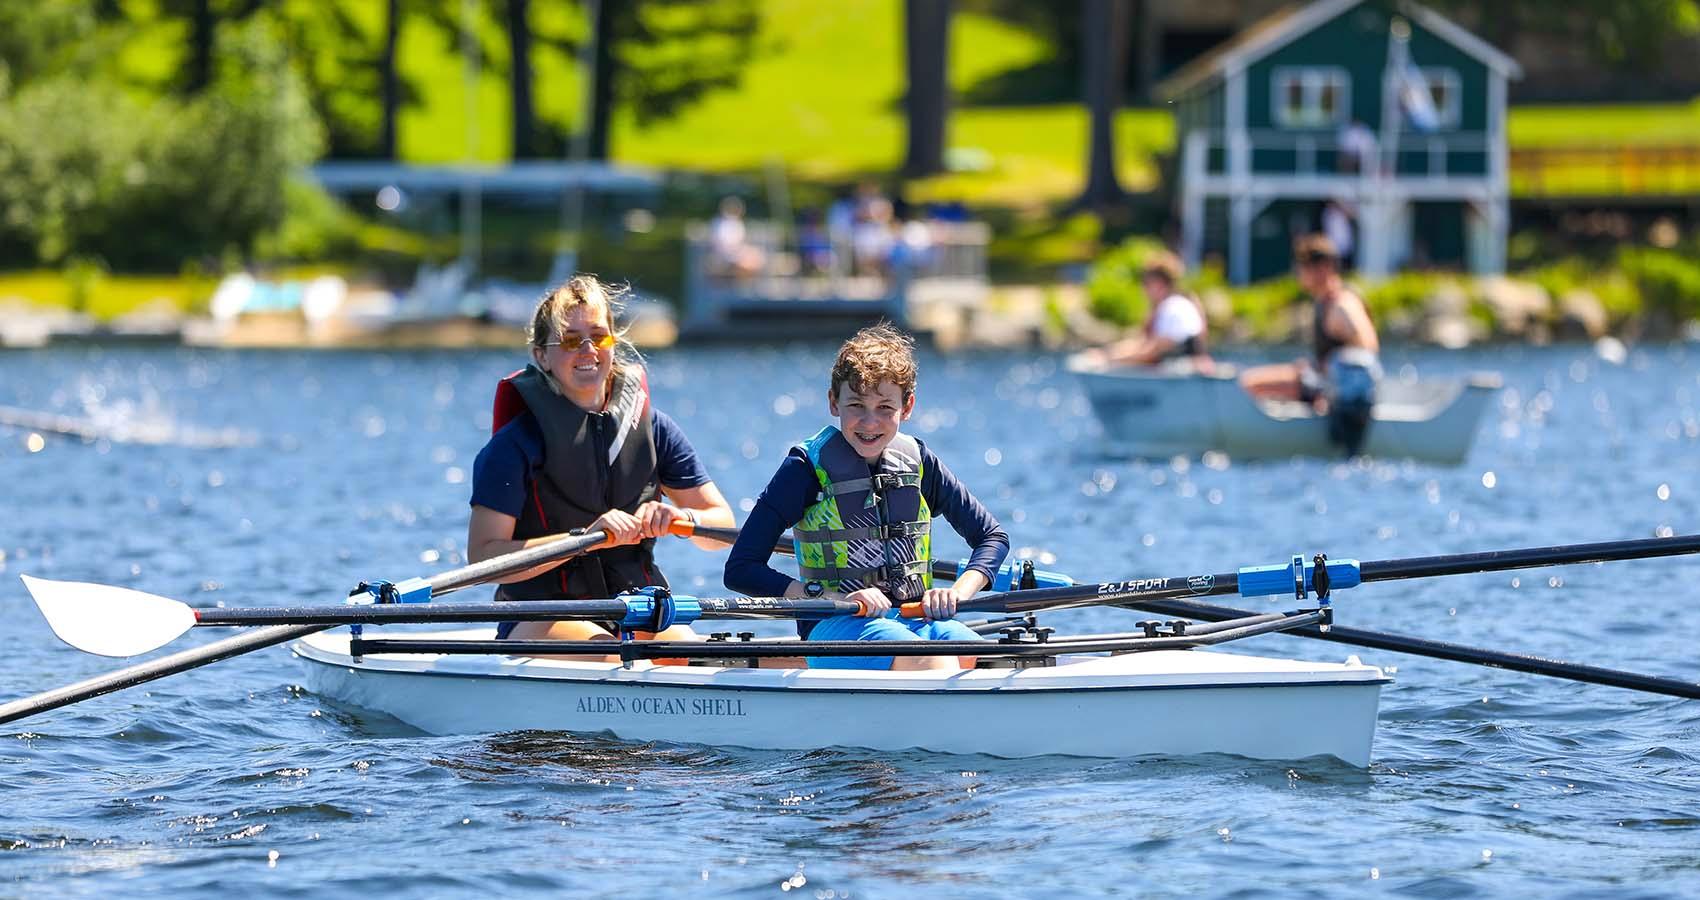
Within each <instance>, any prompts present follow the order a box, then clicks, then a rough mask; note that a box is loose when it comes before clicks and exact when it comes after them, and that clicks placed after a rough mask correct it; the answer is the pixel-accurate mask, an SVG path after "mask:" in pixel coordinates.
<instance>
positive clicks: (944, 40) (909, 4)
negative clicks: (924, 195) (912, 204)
mask: <svg viewBox="0 0 1700 900" xmlns="http://www.w3.org/2000/svg"><path fill="white" fill-rule="evenodd" d="M950 14H951V0H904V4H903V37H904V63H905V69H906V71H907V74H908V79H909V89H908V91H907V92H906V94H905V96H904V103H903V105H904V111H905V113H906V115H907V118H908V126H909V147H908V150H907V152H906V153H905V155H904V158H903V174H904V175H905V176H906V177H909V178H917V177H922V176H926V175H936V174H938V173H940V172H943V171H944V143H945V124H946V121H947V119H948V117H949V115H950V82H949V78H948V75H949V68H950V67H949V65H948V57H949V49H950Z"/></svg>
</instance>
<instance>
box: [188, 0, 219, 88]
mask: <svg viewBox="0 0 1700 900" xmlns="http://www.w3.org/2000/svg"><path fill="white" fill-rule="evenodd" d="M217 27H218V20H217V19H216V18H215V17H214V16H213V11H212V0H195V4H194V6H193V7H192V8H191V10H190V12H189V73H188V77H187V78H186V79H185V81H184V88H185V89H186V90H187V92H188V93H191V94H198V93H200V92H201V91H202V90H205V89H206V87H207V85H209V84H212V64H213V39H214V37H215V35H214V32H215V30H216V29H217Z"/></svg>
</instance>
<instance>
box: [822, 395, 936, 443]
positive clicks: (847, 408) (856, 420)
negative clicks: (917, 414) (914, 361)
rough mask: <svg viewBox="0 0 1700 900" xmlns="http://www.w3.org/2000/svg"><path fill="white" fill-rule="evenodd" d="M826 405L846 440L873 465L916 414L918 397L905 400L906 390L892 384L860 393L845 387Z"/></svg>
mask: <svg viewBox="0 0 1700 900" xmlns="http://www.w3.org/2000/svg"><path fill="white" fill-rule="evenodd" d="M827 405H828V407H830V408H831V410H832V414H833V415H834V416H837V417H838V430H839V431H841V432H843V433H844V439H845V440H847V441H849V442H850V446H852V447H855V448H856V453H857V454H858V455H860V456H861V457H862V458H863V459H865V460H867V461H869V462H873V461H875V460H877V459H879V456H880V454H881V453H883V452H884V451H885V448H886V445H887V444H890V443H891V439H892V438H894V437H896V436H897V429H898V426H899V425H901V424H902V423H903V420H904V419H907V418H909V414H910V413H911V412H913V411H914V409H915V395H914V394H910V395H909V397H908V399H904V397H903V390H902V389H901V388H899V387H898V386H897V385H895V384H892V383H891V382H889V381H882V382H880V383H879V386H878V387H874V388H867V389H864V390H860V391H858V390H855V389H854V388H852V387H851V386H850V385H849V384H847V383H846V384H841V385H839V386H838V393H837V395H833V394H831V393H830V392H829V393H828V394H827Z"/></svg>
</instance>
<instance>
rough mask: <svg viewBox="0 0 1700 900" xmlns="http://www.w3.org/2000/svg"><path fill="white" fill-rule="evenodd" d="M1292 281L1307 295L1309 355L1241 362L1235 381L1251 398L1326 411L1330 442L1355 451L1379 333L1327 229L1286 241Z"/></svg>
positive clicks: (1366, 412) (1376, 364)
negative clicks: (1343, 271) (1250, 364)
mask: <svg viewBox="0 0 1700 900" xmlns="http://www.w3.org/2000/svg"><path fill="white" fill-rule="evenodd" d="M1293 268H1294V272H1295V274H1296V276H1297V278H1298V282H1299V287H1301V288H1303V289H1304V292H1305V293H1306V294H1309V295H1310V298H1311V300H1312V301H1313V302H1314V304H1315V306H1314V311H1313V314H1312V318H1311V349H1312V354H1313V355H1312V357H1311V358H1309V359H1300V360H1298V361H1296V362H1292V363H1278V364H1276V365H1269V366H1257V367H1255V368H1252V369H1247V370H1246V372H1245V374H1243V375H1241V376H1240V386H1241V387H1243V388H1245V390H1246V391H1247V392H1249V393H1250V394H1251V395H1252V396H1254V397H1260V398H1268V399H1274V400H1298V401H1301V402H1304V403H1309V404H1312V405H1313V406H1315V407H1316V408H1317V410H1318V411H1319V412H1327V413H1328V414H1329V427H1330V430H1331V432H1332V436H1333V438H1334V440H1335V442H1336V443H1339V444H1342V445H1343V446H1344V447H1345V449H1346V452H1347V453H1349V454H1356V453H1357V452H1358V451H1359V449H1361V445H1362V443H1363V439H1364V430H1365V428H1367V426H1368V424H1369V418H1370V410H1371V409H1372V407H1373V406H1374V404H1375V384H1376V382H1377V381H1379V380H1380V379H1381V361H1380V358H1379V354H1380V352H1381V339H1380V338H1378V337H1377V336H1376V333H1375V323H1374V322H1373V321H1372V320H1371V319H1370V317H1369V309H1368V307H1366V306H1365V305H1364V301H1363V299H1362V298H1360V297H1359V296H1358V295H1357V294H1355V293H1353V292H1352V290H1351V289H1350V288H1348V287H1346V283H1345V280H1344V279H1343V278H1342V277H1341V275H1340V254H1339V251H1337V250H1336V249H1335V247H1334V242H1333V241H1331V240H1329V239H1328V238H1327V236H1325V235H1321V234H1312V235H1308V236H1306V237H1304V238H1301V239H1300V240H1299V242H1298V243H1297V244H1296V245H1295V246H1294V250H1293Z"/></svg>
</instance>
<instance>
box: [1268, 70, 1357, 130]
mask: <svg viewBox="0 0 1700 900" xmlns="http://www.w3.org/2000/svg"><path fill="white" fill-rule="evenodd" d="M1271 86H1272V88H1273V90H1274V94H1275V98H1274V103H1273V104H1272V106H1273V107H1274V110H1275V124H1276V125H1279V126H1281V127H1282V128H1328V127H1331V126H1334V125H1338V124H1340V123H1341V122H1343V121H1345V119H1346V111H1347V110H1348V109H1350V108H1351V105H1352V97H1351V91H1352V79H1351V76H1350V75H1348V74H1347V72H1346V70H1345V69H1342V68H1339V67H1337V66H1316V67H1311V68H1280V69H1276V70H1275V72H1274V78H1273V79H1272V80H1271Z"/></svg>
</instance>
